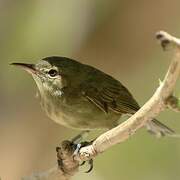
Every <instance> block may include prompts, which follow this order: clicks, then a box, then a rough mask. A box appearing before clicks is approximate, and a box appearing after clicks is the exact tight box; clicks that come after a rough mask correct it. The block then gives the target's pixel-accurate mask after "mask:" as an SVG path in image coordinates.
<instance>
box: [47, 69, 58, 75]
mask: <svg viewBox="0 0 180 180" xmlns="http://www.w3.org/2000/svg"><path fill="white" fill-rule="evenodd" d="M48 74H49V75H50V76H51V77H55V76H56V75H57V74H58V72H57V71H56V70H55V69H50V70H49V72H48Z"/></svg>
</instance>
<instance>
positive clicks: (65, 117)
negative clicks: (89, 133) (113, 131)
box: [44, 101, 120, 130]
mask: <svg viewBox="0 0 180 180" xmlns="http://www.w3.org/2000/svg"><path fill="white" fill-rule="evenodd" d="M44 106H46V108H44V109H45V111H46V113H47V115H48V116H49V117H50V118H51V119H52V120H54V121H55V122H56V123H58V124H61V125H63V126H65V127H69V128H73V129H81V130H86V129H88V130H91V129H105V128H106V129H107V128H108V129H109V128H112V127H114V126H116V125H117V124H118V119H119V118H120V114H116V113H114V112H109V113H105V112H103V111H102V110H101V109H99V108H98V107H96V106H95V105H94V104H92V103H90V102H89V101H88V102H83V103H74V104H63V103H60V104H58V106H57V104H56V105H54V104H53V103H52V104H49V103H45V104H44Z"/></svg>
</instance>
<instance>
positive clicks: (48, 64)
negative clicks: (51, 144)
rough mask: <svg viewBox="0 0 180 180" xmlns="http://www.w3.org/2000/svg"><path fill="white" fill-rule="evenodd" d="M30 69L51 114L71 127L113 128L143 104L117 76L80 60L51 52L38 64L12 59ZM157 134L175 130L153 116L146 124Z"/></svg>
mask: <svg viewBox="0 0 180 180" xmlns="http://www.w3.org/2000/svg"><path fill="white" fill-rule="evenodd" d="M12 65H15V66H18V67H21V68H23V69H24V70H25V71H27V72H28V73H30V74H31V75H32V77H33V79H34V80H35V82H36V85H37V89H38V94H39V97H40V103H41V106H42V108H43V109H44V111H45V112H46V114H47V116H48V117H49V118H50V119H52V120H53V121H55V122H56V123H58V124H60V125H63V126H65V127H67V128H72V129H77V130H81V131H91V130H95V129H106V130H108V129H111V128H113V127H116V126H117V125H118V124H119V123H120V118H121V116H123V115H127V116H132V115H133V114H135V113H136V112H137V111H138V110H139V109H140V106H139V104H138V103H137V101H136V100H135V98H134V97H133V95H132V94H131V93H130V91H129V90H128V89H127V88H126V87H125V86H124V85H123V84H122V83H121V82H120V81H118V80H117V79H115V78H114V77H112V76H110V75H108V74H106V73H104V72H102V71H101V70H99V69H97V68H95V67H92V66H90V65H87V64H83V63H80V62H78V61H77V60H74V59H71V58H67V57H60V56H50V57H45V58H43V59H41V60H40V61H39V62H38V63H36V64H28V63H12ZM145 127H146V129H147V130H148V132H150V133H151V134H154V135H155V136H157V137H162V136H165V135H167V136H173V135H174V134H175V132H174V130H172V129H171V128H169V127H167V126H166V125H164V124H163V123H161V122H160V121H158V120H156V119H153V120H151V121H148V122H147V123H146V125H145Z"/></svg>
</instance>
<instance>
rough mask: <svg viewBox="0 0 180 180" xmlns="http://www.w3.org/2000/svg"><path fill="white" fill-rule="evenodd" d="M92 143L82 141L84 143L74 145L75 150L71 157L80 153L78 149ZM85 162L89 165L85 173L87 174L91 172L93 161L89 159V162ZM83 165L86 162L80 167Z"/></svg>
mask: <svg viewBox="0 0 180 180" xmlns="http://www.w3.org/2000/svg"><path fill="white" fill-rule="evenodd" d="M92 142H93V141H90V142H88V141H84V142H81V143H78V144H77V145H76V150H75V151H74V153H73V155H74V156H76V155H77V154H78V153H79V151H80V149H81V148H82V147H85V146H88V145H91V144H92ZM87 162H88V164H89V166H90V167H89V169H88V170H87V171H85V173H89V172H91V171H92V170H93V159H90V160H88V161H87ZM85 163H86V161H83V162H82V163H81V164H80V166H83V165H84V164H85Z"/></svg>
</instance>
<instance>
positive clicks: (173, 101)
mask: <svg viewBox="0 0 180 180" xmlns="http://www.w3.org/2000/svg"><path fill="white" fill-rule="evenodd" d="M166 105H167V107H168V108H169V109H171V110H173V111H175V112H180V99H178V98H177V97H175V96H173V95H172V96H169V98H168V99H167V102H166Z"/></svg>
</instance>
